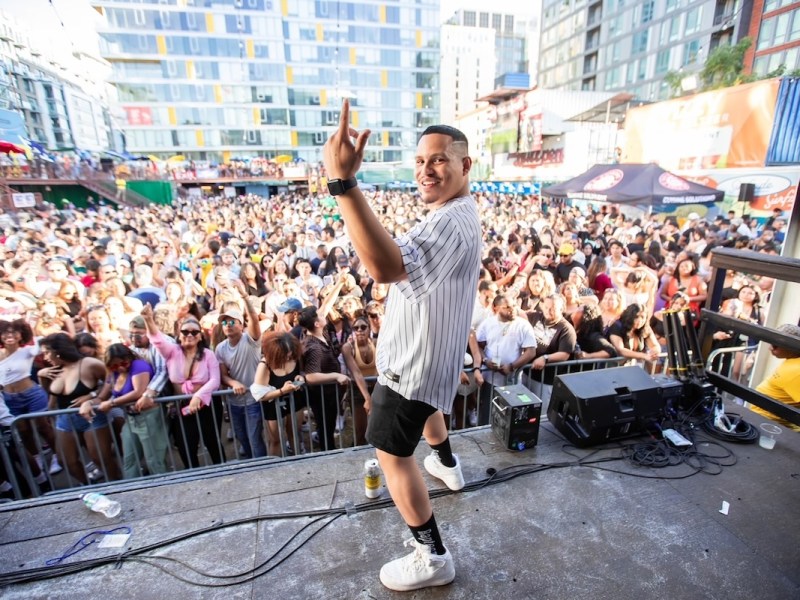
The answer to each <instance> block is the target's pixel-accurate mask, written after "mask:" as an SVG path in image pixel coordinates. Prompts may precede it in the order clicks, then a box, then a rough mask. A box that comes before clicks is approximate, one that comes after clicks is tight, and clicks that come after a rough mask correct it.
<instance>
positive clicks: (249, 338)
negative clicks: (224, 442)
mask: <svg viewBox="0 0 800 600" xmlns="http://www.w3.org/2000/svg"><path fill="white" fill-rule="evenodd" d="M235 288H236V290H237V291H238V292H239V295H240V296H241V297H242V300H243V302H244V305H245V309H246V311H247V330H246V331H245V318H244V315H243V314H242V311H241V310H239V309H238V308H229V307H228V303H226V304H225V307H224V310H222V311H220V315H219V324H220V325H221V326H222V333H224V334H225V339H224V340H223V341H222V342H221V343H219V344H218V345H217V347H216V348H215V349H214V354H215V355H216V356H217V360H218V361H219V367H220V380H221V381H222V383H223V384H225V385H226V386H227V387H229V388H231V389H232V390H233V395H232V396H228V397H227V402H228V413H229V414H230V417H231V426H232V427H233V431H234V435H235V436H236V439H237V440H238V441H239V444H240V446H241V450H242V458H260V457H262V456H266V455H267V446H266V444H265V443H264V417H263V415H262V414H261V405H260V403H259V402H257V401H256V399H255V398H253V394H251V393H250V385H251V384H252V383H253V380H254V379H255V376H256V369H257V368H258V361H259V360H260V359H261V328H260V326H259V322H258V313H257V312H256V309H255V308H253V305H252V304H251V303H250V299H249V297H248V296H247V290H246V288H245V287H244V283H242V282H237V285H235ZM232 306H235V305H232Z"/></svg>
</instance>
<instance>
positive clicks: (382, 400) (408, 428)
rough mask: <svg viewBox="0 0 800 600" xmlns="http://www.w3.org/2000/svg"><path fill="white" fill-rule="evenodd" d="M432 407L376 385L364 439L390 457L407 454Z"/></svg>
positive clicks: (417, 439)
mask: <svg viewBox="0 0 800 600" xmlns="http://www.w3.org/2000/svg"><path fill="white" fill-rule="evenodd" d="M435 412H436V407H434V406H431V405H430V404H426V403H424V402H420V401H419V400H408V399H407V398H404V397H403V396H401V395H400V394H398V393H397V392H395V391H394V390H392V389H390V388H388V387H386V386H385V385H381V384H380V383H379V384H376V385H375V390H374V391H373V392H372V408H371V409H370V411H369V419H368V420H367V441H368V442H369V443H370V444H372V445H373V446H375V447H376V448H377V449H378V450H383V451H384V452H388V453H389V454H391V455H393V456H411V455H412V454H414V450H415V449H416V447H417V445H418V444H419V439H420V437H422V430H423V429H425V423H426V422H427V420H428V417H430V416H431V415H432V414H433V413H435Z"/></svg>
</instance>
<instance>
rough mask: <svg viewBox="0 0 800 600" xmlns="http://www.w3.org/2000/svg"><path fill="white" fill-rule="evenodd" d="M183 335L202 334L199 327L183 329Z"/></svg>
mask: <svg viewBox="0 0 800 600" xmlns="http://www.w3.org/2000/svg"><path fill="white" fill-rule="evenodd" d="M181 335H182V336H184V337H189V336H198V335H200V330H199V329H181Z"/></svg>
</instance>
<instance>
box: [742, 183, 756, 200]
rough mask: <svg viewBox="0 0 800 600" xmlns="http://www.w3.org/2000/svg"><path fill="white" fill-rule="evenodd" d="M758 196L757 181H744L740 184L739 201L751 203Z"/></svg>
mask: <svg viewBox="0 0 800 600" xmlns="http://www.w3.org/2000/svg"><path fill="white" fill-rule="evenodd" d="M755 197H756V184H755V183H742V184H740V185H739V202H745V203H747V204H750V203H751V202H752V201H753V199H754V198H755Z"/></svg>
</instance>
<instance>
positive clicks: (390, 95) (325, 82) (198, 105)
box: [92, 0, 439, 162]
mask: <svg viewBox="0 0 800 600" xmlns="http://www.w3.org/2000/svg"><path fill="white" fill-rule="evenodd" d="M92 5H93V6H94V7H95V9H96V10H97V11H98V12H99V13H100V14H101V15H103V17H104V19H105V22H104V24H103V26H102V27H101V29H100V30H99V33H100V39H101V41H100V44H101V54H102V56H103V58H105V59H106V60H108V61H109V62H110V63H111V64H112V67H113V75H112V81H111V82H112V84H113V85H114V86H115V87H116V89H117V94H118V101H119V105H120V110H119V111H117V113H118V114H119V115H120V118H121V119H122V120H123V121H124V122H123V123H120V124H119V125H120V127H121V129H122V130H123V131H124V134H125V140H126V149H127V151H128V152H131V153H136V154H154V155H157V156H159V157H161V158H167V157H169V156H171V155H174V154H182V155H184V156H186V157H187V158H188V159H193V160H201V161H210V162H219V161H223V162H226V161H228V160H230V159H231V158H238V157H254V156H266V157H275V156H280V155H288V156H292V157H293V158H299V159H302V160H305V161H308V162H318V161H320V160H321V158H322V146H323V144H324V143H325V140H326V139H327V137H328V135H329V133H330V131H331V130H332V129H333V128H334V127H335V126H336V124H337V123H338V116H339V106H340V104H341V100H342V98H345V97H346V98H350V102H351V106H352V122H353V125H354V126H355V127H357V128H369V129H371V130H372V137H371V139H370V143H369V146H368V150H367V153H366V155H365V160H366V161H368V162H395V161H408V160H410V159H411V158H412V157H413V154H414V149H415V147H416V140H417V135H418V133H419V132H420V131H421V129H422V128H424V127H426V126H428V125H430V124H432V123H435V122H437V120H438V116H439V105H438V93H437V89H438V69H439V42H438V31H439V27H438V17H439V2H438V0H395V1H383V2H370V1H368V0H366V1H359V0H354V1H350V2H347V1H336V0H334V1H324V0H92Z"/></svg>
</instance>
